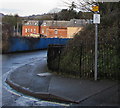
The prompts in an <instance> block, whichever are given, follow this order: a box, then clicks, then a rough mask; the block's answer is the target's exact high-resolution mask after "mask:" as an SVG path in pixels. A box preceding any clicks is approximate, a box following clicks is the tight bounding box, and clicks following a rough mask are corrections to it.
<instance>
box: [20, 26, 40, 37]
mask: <svg viewBox="0 0 120 108" xmlns="http://www.w3.org/2000/svg"><path fill="white" fill-rule="evenodd" d="M30 34H40V27H39V26H33V25H23V26H22V36H30Z"/></svg>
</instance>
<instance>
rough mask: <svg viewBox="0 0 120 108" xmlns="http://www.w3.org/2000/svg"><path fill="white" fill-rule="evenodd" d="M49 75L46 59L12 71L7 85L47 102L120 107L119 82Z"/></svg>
mask: <svg viewBox="0 0 120 108" xmlns="http://www.w3.org/2000/svg"><path fill="white" fill-rule="evenodd" d="M48 71H49V70H48V69H47V60H46V58H44V59H43V60H38V61H36V62H33V63H30V64H26V65H23V66H21V67H19V68H17V69H15V70H13V71H12V72H10V74H9V75H8V76H7V79H6V83H8V84H9V85H10V86H11V87H12V88H14V89H15V90H17V91H18V92H21V93H23V94H26V95H30V96H34V97H36V98H40V99H43V100H48V101H55V102H64V103H72V104H73V105H80V104H81V105H88V106H89V105H90V103H92V105H94V104H95V103H97V105H118V103H119V92H118V82H117V81H110V80H98V81H94V80H83V79H75V78H67V77H63V76H60V75H57V74H54V73H50V72H48ZM105 102H107V103H105ZM93 103H94V104H93Z"/></svg>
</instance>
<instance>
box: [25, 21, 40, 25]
mask: <svg viewBox="0 0 120 108" xmlns="http://www.w3.org/2000/svg"><path fill="white" fill-rule="evenodd" d="M23 24H24V25H33V26H39V25H41V24H42V21H39V20H27V21H26V20H24V21H23Z"/></svg>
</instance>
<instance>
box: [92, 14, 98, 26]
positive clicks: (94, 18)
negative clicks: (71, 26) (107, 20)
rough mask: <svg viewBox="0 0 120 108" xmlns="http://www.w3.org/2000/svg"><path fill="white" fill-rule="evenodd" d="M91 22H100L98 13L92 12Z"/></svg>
mask: <svg viewBox="0 0 120 108" xmlns="http://www.w3.org/2000/svg"><path fill="white" fill-rule="evenodd" d="M93 23H94V24H100V14H94V15H93Z"/></svg>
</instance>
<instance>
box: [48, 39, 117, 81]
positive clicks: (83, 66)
mask: <svg viewBox="0 0 120 108" xmlns="http://www.w3.org/2000/svg"><path fill="white" fill-rule="evenodd" d="M64 47H65V46H60V45H51V46H49V48H48V67H49V69H51V70H53V71H56V72H59V73H60V74H65V75H66V74H67V75H70V76H75V77H79V78H93V77H94V58H95V57H94V56H95V51H94V47H95V44H94V42H87V41H86V42H84V43H82V42H81V43H80V44H79V45H76V46H75V45H74V47H69V46H66V47H65V49H66V50H63V49H64ZM69 49H70V50H69ZM67 50H68V51H67ZM61 52H62V53H61ZM118 55H119V54H118V52H117V43H116V42H115V41H109V42H108V41H107V42H102V43H99V45H98V79H99V78H109V79H116V78H118V77H119V74H118V72H119V69H118V64H119V57H118Z"/></svg>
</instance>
